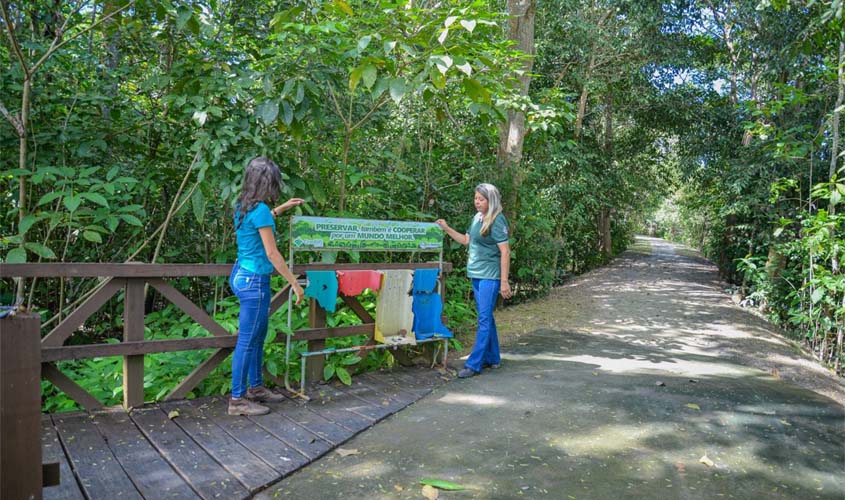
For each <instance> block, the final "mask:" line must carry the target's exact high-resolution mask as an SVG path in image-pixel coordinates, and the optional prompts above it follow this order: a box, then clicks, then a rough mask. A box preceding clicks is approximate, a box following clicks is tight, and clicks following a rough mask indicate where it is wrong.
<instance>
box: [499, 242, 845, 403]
mask: <svg viewBox="0 0 845 500" xmlns="http://www.w3.org/2000/svg"><path fill="white" fill-rule="evenodd" d="M726 286H727V285H725V284H724V283H723V282H720V281H719V276H718V270H717V269H716V267H715V266H714V265H713V264H711V263H710V262H708V261H707V260H705V259H703V258H702V257H700V256H697V252H695V251H692V250H689V249H687V248H685V247H682V246H680V245H675V244H672V243H669V242H666V241H664V240H660V239H656V238H644V237H640V238H638V243H637V245H635V246H634V247H633V250H632V251H629V252H627V253H625V254H623V255H622V256H621V257H620V258H619V259H616V260H615V261H614V262H613V263H612V264H611V265H609V266H607V267H604V268H601V269H598V270H596V271H594V272H591V273H588V274H586V275H584V276H581V277H578V278H576V279H575V280H573V281H572V282H570V283H568V284H567V285H566V286H563V287H561V288H557V289H555V290H554V291H553V292H552V293H551V295H550V296H549V297H547V298H545V299H542V300H538V301H534V302H531V303H528V304H520V305H518V306H514V307H509V308H506V309H503V310H501V311H499V312H497V313H496V321H497V324H498V325H499V330H501V331H502V332H503V334H502V336H503V339H502V343H503V344H505V345H518V343H519V342H520V340H519V339H520V336H521V335H524V334H526V333H529V332H533V331H535V330H539V329H552V330H559V331H568V332H579V333H585V334H597V335H607V336H610V337H613V338H616V339H620V340H624V341H630V342H632V343H634V344H639V345H649V346H655V347H658V348H660V349H661V351H662V352H664V353H666V354H667V355H671V354H672V353H673V352H676V353H696V354H702V355H705V356H718V357H724V358H729V359H731V360H732V361H733V362H736V363H739V364H743V365H745V366H751V367H754V368H757V369H759V370H762V371H764V372H767V373H769V374H770V375H772V376H773V377H776V378H782V379H783V380H786V381H788V382H790V383H792V384H795V385H797V386H799V387H803V388H805V389H809V390H811V391H814V392H817V393H819V394H822V395H824V396H827V397H829V398H831V399H833V400H835V401H837V402H839V403H840V404H843V405H845V383H843V381H842V380H840V379H837V377H835V376H834V375H833V374H832V373H831V372H830V371H829V370H828V369H826V368H824V367H822V366H821V365H819V364H818V363H817V362H816V361H814V360H813V359H812V358H811V357H810V356H809V355H808V354H806V353H804V352H802V351H801V348H800V347H799V346H798V344H797V343H796V342H794V341H792V340H789V339H787V338H786V337H784V336H783V335H781V334H780V333H779V332H778V329H777V328H776V327H774V326H773V325H771V324H770V323H768V322H766V321H765V320H763V319H762V318H759V317H757V316H755V315H753V314H752V313H750V312H749V311H746V310H744V309H742V308H741V307H739V306H737V305H735V304H734V303H733V302H732V301H731V300H730V297H728V296H727V295H726V294H725V293H723V290H724V289H725V288H726ZM651 367H652V368H665V366H662V367H661V366H654V363H651ZM670 368H671V367H670ZM670 371H671V370H670Z"/></svg>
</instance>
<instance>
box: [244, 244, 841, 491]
mask: <svg viewBox="0 0 845 500" xmlns="http://www.w3.org/2000/svg"><path fill="white" fill-rule="evenodd" d="M651 244H652V249H653V253H652V254H651V255H641V254H632V253H628V254H625V255H624V256H623V257H621V258H620V259H617V260H616V261H615V262H614V263H613V265H611V266H608V267H607V268H604V269H601V270H598V271H596V272H593V273H590V274H588V275H586V276H584V277H582V278H580V279H578V280H576V281H575V282H573V283H572V284H570V285H568V286H566V287H564V288H562V289H559V290H556V291H555V292H554V293H553V294H552V296H551V297H549V299H547V300H544V301H539V303H534V304H532V305H530V306H529V307H526V308H522V312H523V314H524V316H525V317H528V316H531V317H532V319H531V320H530V321H526V325H525V326H527V327H528V328H530V331H529V332H528V333H526V334H524V335H522V336H520V337H519V338H517V339H515V340H514V341H513V342H511V345H510V346H509V347H508V348H507V349H506V350H505V352H504V361H503V365H502V368H501V369H499V370H493V371H485V372H484V374H483V375H482V376H479V377H474V378H471V379H467V380H456V381H454V382H452V383H450V384H448V385H446V386H444V387H441V388H440V389H438V390H436V391H435V392H433V393H432V394H430V395H429V396H427V397H426V398H424V399H422V400H420V401H419V402H417V403H416V404H415V405H413V406H411V407H409V408H408V409H406V410H404V411H402V412H400V413H398V414H396V415H394V416H392V417H390V418H389V419H387V420H386V421H384V422H383V423H381V424H379V425H377V426H376V427H374V428H372V429H371V430H369V431H367V432H365V433H363V434H361V435H359V436H358V437H356V438H354V439H353V440H352V441H350V442H348V443H346V444H345V445H344V447H345V448H347V449H355V450H357V451H358V454H354V455H349V456H340V455H338V454H334V453H333V454H330V455H327V456H326V457H324V458H323V459H321V460H319V461H317V462H315V463H313V464H312V465H310V466H308V467H307V468H305V469H303V470H301V471H300V472H297V473H296V474H294V475H292V476H290V477H289V478H287V479H285V480H283V481H282V482H280V483H278V484H276V485H274V487H272V488H271V489H269V490H266V491H264V492H262V493H261V494H259V498H308V497H309V496H311V497H313V498H317V497H319V498H341V497H343V498H367V499H370V498H421V496H420V491H421V486H420V484H419V481H420V480H421V479H424V478H435V479H445V480H449V481H452V482H455V483H458V484H460V485H463V486H464V487H465V488H466V489H465V490H463V491H457V492H441V493H440V498H554V499H608V498H614V499H615V498H632V499H633V498H638V499H639V498H648V499H662V498H666V499H670V498H671V499H675V498H690V499H699V498H700V499H710V498H738V499H740V498H741V499H746V498H747V499H759V498H783V499H793V498H794V499H812V498H821V499H837V500H839V499H841V498H843V497H845V474H843V470H845V409H843V406H842V405H841V404H839V403H837V402H836V401H834V400H833V399H830V398H828V397H826V396H824V395H821V394H818V393H815V392H812V391H809V390H807V389H804V388H800V387H797V386H795V385H793V384H791V383H788V382H787V381H785V380H782V379H780V378H778V377H775V376H772V375H771V374H770V372H768V371H761V370H759V369H757V368H755V367H754V366H755V364H754V362H753V359H754V358H755V357H756V358H760V359H768V358H769V357H770V356H772V355H773V354H772V353H775V354H774V356H780V357H782V358H783V359H782V362H783V366H788V367H791V368H790V369H794V370H796V371H806V370H808V368H806V367H805V364H804V363H805V361H806V360H804V359H803V358H802V357H801V356H800V354H798V353H796V352H795V351H794V349H793V348H792V347H791V346H790V345H789V343H787V342H785V341H783V340H782V339H780V338H779V337H777V336H775V335H772V334H771V332H770V329H769V327H768V325H766V323H765V322H763V321H762V320H760V319H758V318H755V317H753V316H750V315H748V314H746V313H745V312H743V311H741V310H739V309H737V308H735V307H734V306H733V305H732V304H731V303H730V301H729V300H728V299H727V298H726V297H725V296H724V295H722V294H721V293H720V291H719V284H718V281H717V280H716V277H715V272H714V270H713V268H712V266H711V265H710V264H709V263H707V262H706V261H703V260H697V259H690V258H686V257H680V256H677V255H675V253H674V251H673V247H672V246H671V245H668V244H665V243H663V242H660V241H659V240H651ZM512 309H513V310H510V309H509V310H506V311H503V314H502V315H511V314H518V313H519V312H520V307H516V308H512ZM509 324H511V323H509ZM777 359H780V358H777ZM767 362H771V360H769V361H767ZM789 363H793V364H791V365H790V364H789ZM807 366H811V365H807ZM813 376H818V377H820V378H822V379H823V378H824V377H825V372H824V370H821V371H818V372H813ZM827 382H828V383H829V392H830V393H831V394H832V395H834V396H836V395H837V394H840V393H839V392H837V391H841V390H842V386H841V384H839V383H838V382H837V381H836V380H833V379H830V380H827ZM826 390H827V389H826ZM705 457H706V458H705ZM703 462H708V463H707V464H705V463H703Z"/></svg>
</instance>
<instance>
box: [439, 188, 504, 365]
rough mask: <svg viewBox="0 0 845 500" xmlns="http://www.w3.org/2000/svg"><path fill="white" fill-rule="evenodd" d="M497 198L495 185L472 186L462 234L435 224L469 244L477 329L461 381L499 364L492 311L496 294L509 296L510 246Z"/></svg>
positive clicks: (468, 263) (463, 243)
mask: <svg viewBox="0 0 845 500" xmlns="http://www.w3.org/2000/svg"><path fill="white" fill-rule="evenodd" d="M501 199H502V197H501V195H500V194H499V190H498V189H496V186H494V185H492V184H486V183H485V184H479V185H478V186H476V188H475V200H474V203H475V209H476V210H477V211H478V213H476V214H475V216H474V217H473V218H472V221H471V222H470V225H469V229H468V230H467V232H466V234H461V233H459V232H458V231H455V230H454V229H452V228H451V227H449V224H447V223H446V221H445V220H443V219H438V220H437V221H436V222H437V224H438V225H439V226H440V227H442V228H443V230H444V231H446V234H448V235H449V236H450V237H451V238H452V239H453V240H455V241H457V242H458V243H460V244H461V245H469V259H468V261H467V276H468V277H469V278H470V279H472V291H473V292H474V295H475V305H476V307H477V309H478V330H477V332H476V334H475V346H474V347H473V348H472V353H471V354H470V355H469V358H468V359H467V362H466V363H465V365H464V369H463V370H461V371H460V372H458V376H459V377H461V378H467V377H473V376H475V375H478V374H479V373H481V369H482V368H485V367H490V368H498V367H499V365H500V364H501V362H502V361H501V356H500V355H499V336H498V332H497V331H496V320H495V319H494V318H493V308H494V307H495V305H496V296H497V295H498V294H501V295H502V297H504V298H506V299H509V298H510V297H511V286H510V283H509V282H508V274H509V272H510V259H511V247H510V243H509V242H508V220H507V219H506V218H505V215H504V214H503V213H502V202H501Z"/></svg>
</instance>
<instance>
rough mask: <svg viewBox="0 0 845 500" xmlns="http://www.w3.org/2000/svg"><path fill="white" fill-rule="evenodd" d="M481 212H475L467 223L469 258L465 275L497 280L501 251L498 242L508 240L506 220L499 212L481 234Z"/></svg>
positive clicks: (500, 275)
mask: <svg viewBox="0 0 845 500" xmlns="http://www.w3.org/2000/svg"><path fill="white" fill-rule="evenodd" d="M481 226H482V220H481V214H480V213H478V214H475V217H473V218H472V222H471V223H470V225H469V230H468V231H467V234H469V259H468V261H467V276H469V277H470V278H478V279H488V280H498V279H501V278H502V268H501V267H502V262H501V259H502V251H501V250H499V243H505V242H506V241H508V220H507V219H506V218H505V214H501V213H500V214H499V215H497V216H496V218H495V219H494V220H493V225H492V226H491V227H490V232H489V233H487V236H482V235H481Z"/></svg>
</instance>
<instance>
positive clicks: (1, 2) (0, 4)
mask: <svg viewBox="0 0 845 500" xmlns="http://www.w3.org/2000/svg"><path fill="white" fill-rule="evenodd" d="M0 8H2V11H3V21H4V22H5V24H6V32H7V33H8V34H9V43H11V44H12V51H13V52H14V53H15V57H17V58H18V62H20V63H21V67H22V68H23V74H24V75H26V78H27V79H29V77H30V75H31V72H30V69H29V68H28V67H27V66H26V61H25V60H24V58H23V53H22V52H21V47H20V45H19V44H18V39H17V38H16V37H15V31H14V30H13V29H12V28H13V26H12V19H11V18H10V17H9V9H8V7H7V6H6V0H0Z"/></svg>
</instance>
